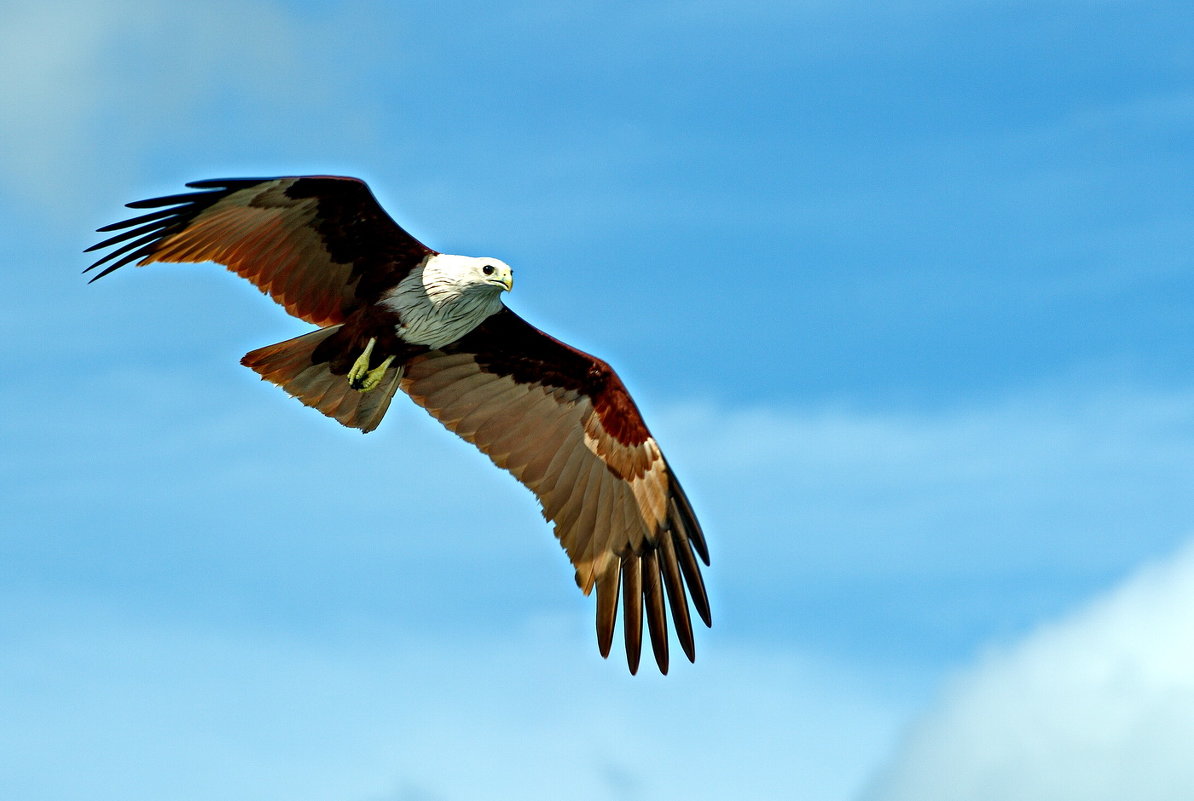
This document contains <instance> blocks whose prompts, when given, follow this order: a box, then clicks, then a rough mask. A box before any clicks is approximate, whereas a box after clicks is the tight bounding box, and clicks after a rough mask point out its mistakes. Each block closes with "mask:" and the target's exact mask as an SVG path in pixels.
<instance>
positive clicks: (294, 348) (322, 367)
mask: <svg viewBox="0 0 1194 801" xmlns="http://www.w3.org/2000/svg"><path fill="white" fill-rule="evenodd" d="M339 329H340V326H338V325H333V326H329V327H327V328H321V329H319V330H318V331H312V332H311V333H309V334H304V335H303V336H301V337H295V338H294V339H288V340H286V341H285V342H279V343H277V344H276V345H267V346H266V347H264V348H258V349H257V350H254V351H250V352H249V353H246V354H245V357H244V358H243V359H241V360H240V363H241V364H243V365H244V366H245V367H248V368H250V369H252V370H254V371H256V372H257V373H259V374H260V375H261V377H262V379H264V380H266V381H272V382H273V383H275V384H277V385H278V386H280V387H281V388H282V389H284V390H286V391H287V392H288V393H290V394H291V395H292V396H294V397H295V398H298V399H299V400H300V401H302V402H303V403H305V404H306V405H308V406H310V407H312V408H314V409H318V410H319V411H321V412H323V413H324V414H326V415H327V416H328V417H333V418H335V419H336V420H339V421H340V422H341V423H343V424H344V425H346V426H348V427H349V428H359V429H361V431H362V432H365V433H368V432H369V431H372V430H373V429H375V428H377V424H378V423H380V422H381V418H382V417H384V416H385V413H386V410H387V409H388V408H390V399H391V398H393V397H394V392H395V391H396V390H397V389H398V381H399V379H401V378H402V368H401V367H391V368H390V369H389V370H387V371H386V374H385V378H383V379H382V382H381V384H380V385H379V386H378V387H377V388H376V389H373V390H372V391H370V392H358V391H357V390H355V389H353V388H352V387H350V386H349V385H348V379H347V378H345V377H344V376H342V375H336V374H335V373H333V372H332V371H331V369H329V366H328V363H327V362H326V361H321V362H319V363H315V362H313V361H312V359H311V357H312V354H313V353H314V352H315V349H316V348H317V347H319V345H320V343H322V342H323V341H324V340H326V339H327V338H328V337H330V336H332V335H333V334H335V333H336V332H337V331H338V330H339Z"/></svg>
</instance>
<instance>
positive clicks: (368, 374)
mask: <svg viewBox="0 0 1194 801" xmlns="http://www.w3.org/2000/svg"><path fill="white" fill-rule="evenodd" d="M376 342H377V340H376V339H375V338H374V337H369V342H368V344H366V345H365V350H364V352H363V353H361V355H360V356H358V357H357V360H356V361H355V362H353V363H352V369H351V370H349V371H348V385H349V386H350V387H352V388H353V389H355V390H356V391H357V392H369V391H370V390H373V389H377V386H378V384H380V383H381V380H382V378H384V377H385V374H386V370H388V369H389V368H390V364H391V363H393V361H394V357H393V356H387V357H386V358H385V361H383V362H382V363H381V364H379V365H378V366H377V367H374V368H373V369H372V370H370V369H369V357H370V356H371V355H373V345H374V344H375V343H376Z"/></svg>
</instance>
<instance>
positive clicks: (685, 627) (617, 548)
mask: <svg viewBox="0 0 1194 801" xmlns="http://www.w3.org/2000/svg"><path fill="white" fill-rule="evenodd" d="M187 186H188V187H190V188H191V189H194V190H197V191H194V192H188V193H184V194H178V195H170V196H168V197H159V198H153V199H150V200H141V201H136V202H134V203H129V204H128V207H129V208H134V209H154V211H150V212H149V213H147V214H143V215H141V216H138V217H134V218H132V219H130V220H125V221H123V222H118V223H114V224H112V225H107V226H104V227H103V228H100V229H99V231H101V232H108V231H119V233H117V234H116V235H114V236H112V237H110V238H109V239H106V240H104V241H103V242H100V243H98V244H96V245H94V246H92V247H91V248H88V250H89V251H93V250H98V249H102V248H114V249H113V250H111V251H110V252H109V253H108V254H107V255H105V256H104V257H103V258H101V259H100V260H99V261H97V262H96V263H95V264H93V265H91V267H88V268H87V270H85V271H84V272H86V271H90V270H92V269H95V268H97V267H100V266H101V265H106V266H105V267H104V269H103V270H101V271H100V272H99V273H98V274H97V275H96V276H95V277H94V278H92V281H94V280H96V279H97V278H101V277H103V276H105V275H107V274H108V273H110V272H112V271H113V270H115V269H117V268H119V267H121V266H122V265H125V264H128V263H130V262H136V263H137V265H138V266H141V265H145V264H150V263H152V262H207V261H211V262H217V263H219V264H222V265H225V266H226V267H228V269H230V270H232V271H233V272H235V273H237V274H238V275H240V276H242V277H244V278H247V279H248V280H249V281H251V282H252V283H253V284H254V285H256V286H257V288H258V289H260V290H261V291H262V292H263V293H265V294H268V295H269V296H270V297H272V298H273V299H274V300H275V301H276V302H277V303H279V304H280V305H281V306H282V307H283V308H285V309H286V311H288V312H289V313H290V314H292V315H293V316H295V317H298V318H299V319H301V320H304V321H306V322H308V323H311V324H313V325H315V326H317V329H316V330H314V331H312V332H310V333H308V334H304V335H303V336H300V337H296V338H295V339H290V340H287V341H285V342H279V343H277V344H276V345H269V346H267V347H264V348H260V349H258V350H254V351H252V352H250V353H248V354H246V355H245V357H244V358H243V359H242V360H241V363H242V364H244V365H245V366H246V367H249V368H251V369H253V370H255V371H256V372H258V373H259V374H260V375H261V377H262V378H263V379H265V380H268V381H272V382H273V383H275V384H277V385H278V386H280V387H281V388H282V389H284V390H286V392H288V393H290V394H291V395H292V396H294V397H295V398H297V399H298V400H300V401H302V402H303V403H305V404H306V405H308V406H311V407H313V408H315V409H318V410H319V411H321V412H323V413H324V414H325V415H327V416H329V417H333V418H335V419H336V420H338V421H340V422H341V423H343V424H344V425H346V426H350V427H353V428H359V429H360V430H361V431H363V432H368V431H372V430H373V429H374V428H376V427H377V424H378V423H379V422H380V421H381V418H382V416H383V415H384V414H385V413H386V409H387V408H388V407H389V405H390V399H391V398H392V397H393V396H394V393H395V392H396V391H397V390H398V389H401V390H402V391H403V392H405V393H406V394H407V395H408V396H409V397H410V398H411V399H412V400H413V401H414V402H415V403H417V404H419V405H420V406H422V407H423V408H424V409H426V410H427V411H428V412H430V413H431V415H432V416H434V417H435V418H436V419H437V420H439V421H440V422H441V423H443V424H444V426H446V427H447V428H448V429H449V430H451V431H454V432H455V433H456V434H458V435H459V436H461V437H463V438H464V439H466V440H468V441H469V442H471V443H473V444H474V445H476V446H477V448H479V449H480V450H481V451H482V452H483V453H484V454H485V455H486V456H488V457H489V458H490V459H491V460H492V461H493V463H494V464H496V465H497V466H498V467H501V468H504V469H505V470H508V471H509V472H510V473H511V474H513V475H514V477H515V478H516V479H518V481H520V482H521V483H522V484H523V485H524V486H526V487H527V488H529V489H530V490H531V492H533V493H534V494H535V495H536V497H537V498H538V500H539V503H540V505H541V507H542V511H543V516H544V517H545V518H546V519H547V520H548V521H550V522H551V523H553V524H554V528H555V535H556V537H557V538H558V539H559V541H560V544H561V545H562V546H563V548H564V550H565V552H566V553H567V555H568V557H569V559H570V560H571V561H572V564H573V566H574V567H575V568H576V582H577V584H578V585H579V586H580V588H581V590H582V591H583V592H584V593H585V594H586V595H588V594H589V593H590V592H592V590H593V588H594V587H596V589H597V604H596V606H597V643H598V648H599V650H600V652H601V655H602V656H603V657H605V656H608V655H609V651H610V646H611V643H612V641H613V635H614V624H615V621H616V618H617V615H618V605H619V604H618V601H619V594H620V595H621V601H622V628H623V632H624V635H625V643H626V659H627V664H628V665H629V667H630V672H631V673H635V672H637V670H638V665H639V656H640V651H641V647H642V630H643V616H644V613H645V616H646V621H647V629H648V631H649V633H650V639H651V646H652V650H653V651H654V655H655V661H656V663H657V664H658V666H659V670H660V671H661V672H663V673H667V669H668V625H667V612H666V609H665V603H666V605H667V606H669V607H670V609H671V618H672V621H673V624H674V627H675V633H676V637H677V639H678V640H679V642H680V645H681V647H682V648H683V649H684V653H685V655H686V656H687V657H688V659H689V660H690V661H692V660H693V659H694V658H695V646H694V644H693V631H692V622H691V618H690V616H689V602H690V601H691V604H692V606H693V607H694V608H695V609H696V611H697V613H698V614H699V615H700V617H701V619H702V620H703V621H704V623H705V625H706V626H708V625H711V617H710V613H709V600H708V597H707V595H706V592H705V587H704V583H703V581H702V579H701V573H700V567H699V565H698V564H697V559H696V557H697V556H699V557H700V558H701V560H702V561H703V562H704V563H705V564H706V565H708V564H709V553H708V548H707V546H706V543H705V537H704V534H703V533H702V532H701V527H700V524H699V523H697V519H696V516H695V515H694V514H693V511H692V506H691V505H690V504H689V502H688V498H687V497H686V496H685V494H684V490H683V489H681V487H680V483H679V481H677V480H676V476H675V474H673V472H672V470H671V468H670V467H669V466H668V463H667V461H666V460H665V459H664V457H663V453H662V452H661V451H660V449H659V445H658V444H657V443H656V442H655V439H654V437H652V436H651V433H650V432H649V431H648V430H647V426H646V424H645V423H644V422H643V419H642V416H641V415H640V414H639V411H638V408H637V407H636V406H635V404H634V401H633V400H631V398H630V395H629V393H628V392H627V391H626V387H625V386H624V385H623V384H622V381H621V380H620V379H619V378H618V376H617V374H616V373H615V372H614V371H613V370H612V369H611V368H610V366H609V365H608V364H606V363H605V362H603V361H602V360H600V359H598V358H595V357H593V356H590V355H588V354H587V353H582V352H581V351H579V350H576V349H575V348H572V347H569V346H568V345H565V344H564V343H562V342H560V341H559V340H557V339H555V338H553V337H551V336H549V335H547V334H545V333H544V332H542V331H540V330H539V329H537V328H535V327H534V326H532V325H530V324H529V323H527V322H526V321H524V320H523V319H522V318H521V317H519V316H518V315H516V314H515V313H514V312H512V311H510V309H508V308H506V306H505V304H504V303H503V302H502V297H501V296H502V293H503V292H507V291H509V290H510V289H511V288H512V287H513V283H514V277H513V273H512V271H511V269H510V267H509V266H508V265H507V264H505V263H504V262H502V261H499V260H498V259H492V258H472V257H466V256H452V255H448V254H445V253H439V252H437V251H434V250H432V249H431V248H429V247H427V246H426V245H424V244H423V243H422V242H420V241H418V240H417V239H415V238H414V237H413V236H411V235H410V234H409V233H407V232H406V231H405V230H403V229H402V228H401V227H400V226H399V225H398V224H397V223H396V222H394V220H393V219H391V218H390V217H389V215H387V214H386V212H385V211H384V210H383V209H382V208H381V206H380V205H379V204H378V202H377V200H376V199H375V198H374V197H373V194H372V192H370V190H369V188H368V187H367V186H366V185H365V183H364V182H363V181H360V180H358V179H355V178H343V177H335V176H299V177H284V178H252V179H227V180H209V181H195V182H193V183H189V184H187ZM686 588H687V591H686ZM665 597H666V602H665Z"/></svg>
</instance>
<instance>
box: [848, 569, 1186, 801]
mask: <svg viewBox="0 0 1194 801" xmlns="http://www.w3.org/2000/svg"><path fill="white" fill-rule="evenodd" d="M1192 631H1194V545H1191V546H1189V547H1187V548H1186V549H1185V550H1184V551H1183V552H1181V553H1180V554H1179V555H1178V556H1176V557H1175V558H1173V559H1172V560H1171V561H1169V562H1168V563H1166V564H1162V565H1156V566H1152V567H1149V568H1146V569H1143V570H1141V571H1140V572H1139V573H1138V574H1137V575H1135V576H1134V577H1133V578H1132V579H1130V580H1129V581H1127V582H1125V583H1124V584H1123V586H1121V587H1119V588H1118V589H1116V590H1115V591H1113V592H1111V593H1109V594H1108V595H1107V596H1105V597H1103V598H1100V599H1098V600H1096V601H1094V602H1093V603H1091V604H1089V605H1088V606H1087V607H1086V608H1084V609H1082V610H1081V611H1079V612H1077V613H1075V614H1073V615H1070V616H1068V617H1066V618H1065V619H1063V620H1061V621H1059V622H1056V623H1053V624H1050V625H1047V626H1044V627H1042V628H1041V629H1040V630H1039V631H1037V632H1036V633H1035V634H1033V635H1032V636H1030V637H1028V638H1027V639H1026V640H1024V641H1023V642H1021V643H1019V644H1017V645H1016V646H1014V647H1012V648H1009V649H1005V650H1001V651H997V652H994V653H992V654H990V655H989V656H988V657H987V658H986V659H984V660H983V661H982V662H981V663H980V664H979V665H977V666H976V667H974V668H973V669H972V670H971V671H969V672H968V673H966V674H964V675H962V676H961V677H959V678H958V679H956V680H955V681H953V682H951V683H950V685H949V686H948V687H947V689H946V690H945V692H944V693H943V696H942V698H941V699H940V701H939V702H938V704H937V708H936V709H935V710H934V711H933V712H931V713H930V714H929V715H928V716H927V718H926V719H925V720H924V721H923V722H922V723H920V725H918V726H917V727H916V728H915V729H914V730H913V731H912V733H911V734H910V736H909V737H908V739H907V742H906V743H905V744H904V746H903V747H902V748H901V749H900V751H899V753H898V755H897V756H896V758H895V761H894V763H893V764H892V766H891V767H890V768H889V769H888V770H887V771H885V772H884V774H883V775H882V776H881V777H880V778H879V780H878V781H877V782H876V784H875V787H874V788H873V790H872V791H871V792H870V793H869V794H867V795H866V796H865V798H867V799H868V801H935V800H936V799H941V800H942V801H1006V800H1007V799H1015V801H1057V799H1067V801H1113V800H1115V801H1118V800H1119V799H1126V798H1130V799H1132V800H1133V801H1152V800H1153V799H1156V801H1169V800H1170V799H1173V798H1185V797H1189V796H1190V794H1191V793H1194V760H1192V759H1191V758H1190V744H1191V743H1194V637H1192V636H1191V632H1192Z"/></svg>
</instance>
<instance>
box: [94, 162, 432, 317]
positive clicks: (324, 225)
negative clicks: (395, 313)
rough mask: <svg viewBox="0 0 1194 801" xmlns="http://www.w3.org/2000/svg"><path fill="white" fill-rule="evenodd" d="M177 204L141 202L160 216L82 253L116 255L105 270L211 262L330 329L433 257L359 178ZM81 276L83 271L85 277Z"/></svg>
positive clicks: (220, 183)
mask: <svg viewBox="0 0 1194 801" xmlns="http://www.w3.org/2000/svg"><path fill="white" fill-rule="evenodd" d="M187 186H189V187H191V188H193V189H198V190H200V191H198V192H188V193H185V194H181V195H171V196H169V197H160V198H154V199H152V200H140V201H137V202H134V203H129V204H128V206H129V208H134V209H157V211H152V212H150V213H148V214H144V215H141V216H140V217H134V218H133V219H131V220H125V221H124V222H119V223H114V224H112V225H106V226H104V227H103V228H100V229H99V230H100V231H120V233H118V234H116V235H115V236H113V237H110V238H109V239H106V240H104V241H103V242H100V243H99V244H97V245H93V246H92V247H90V248H88V250H98V249H101V248H106V247H112V246H118V247H116V248H115V250H113V251H112V252H111V253H109V254H107V255H106V256H104V257H103V258H102V259H100V260H99V261H97V262H96V263H95V264H93V265H91V266H90V267H88V268H87V270H92V269H95V268H96V267H99V266H100V265H102V264H105V263H106V262H109V261H110V262H111V264H108V266H107V267H105V268H104V269H103V270H102V271H101V272H100V273H99V274H98V275H96V276H95V278H93V279H91V280H93V281H94V280H95V279H96V278H102V277H103V276H105V275H107V274H108V273H110V272H112V271H113V270H115V269H117V268H118V267H121V266H123V265H125V264H128V263H129V262H133V261H135V262H137V264H138V266H140V265H144V264H149V263H151V262H155V261H169V262H202V261H214V262H218V263H219V264H223V265H225V266H226V267H228V268H229V269H230V270H232V271H233V272H235V273H237V274H238V275H241V276H243V277H245V278H247V279H249V280H250V281H252V282H253V283H254V284H255V285H256V286H257V287H258V288H259V289H260V290H261V291H262V292H265V293H266V294H268V295H269V296H270V297H272V298H273V299H274V300H276V301H277V302H278V303H279V304H281V305H282V306H283V307H284V308H285V309H286V311H288V312H290V313H291V314H293V315H294V316H295V317H298V318H300V319H303V320H306V321H307V322H309V323H314V324H315V325H318V326H326V325H334V324H336V323H340V322H343V321H344V318H345V316H346V315H347V314H348V312H350V311H351V310H352V309H354V308H355V307H356V306H357V305H359V304H360V303H361V302H362V301H372V300H376V299H377V298H378V296H380V294H381V293H382V292H383V291H385V290H386V289H389V288H391V287H393V286H395V285H396V284H397V283H398V282H399V281H401V280H402V279H403V278H404V277H405V276H406V274H407V273H409V272H410V270H411V269H412V268H413V267H415V266H417V265H418V264H419V263H420V262H421V261H422V260H423V259H425V258H426V257H427V256H428V255H431V254H432V253H434V252H435V251H433V250H431V249H430V248H428V247H427V246H426V245H424V244H422V243H421V242H419V241H418V240H417V239H415V238H414V237H413V236H411V235H410V234H408V233H407V232H406V231H404V230H403V229H402V228H401V226H399V225H398V224H397V223H396V222H394V221H393V220H392V219H391V218H390V217H389V215H387V214H386V213H385V211H384V210H383V209H382V208H381V206H380V205H378V203H377V200H376V199H375V198H374V197H373V193H372V192H370V191H369V187H368V186H366V185H365V183H364V182H363V181H360V180H357V179H356V178H338V177H327V176H307V177H290V178H247V179H228V180H213V181H195V182H193V183H189V184H187ZM84 272H86V271H84Z"/></svg>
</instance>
